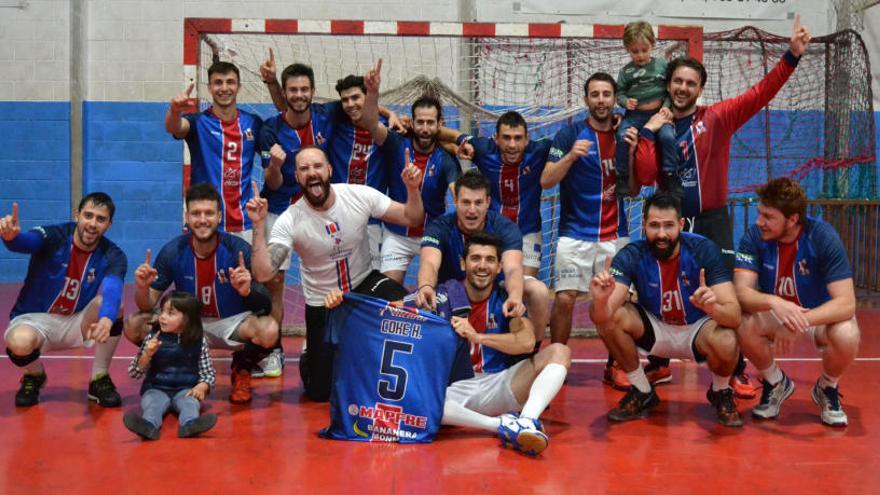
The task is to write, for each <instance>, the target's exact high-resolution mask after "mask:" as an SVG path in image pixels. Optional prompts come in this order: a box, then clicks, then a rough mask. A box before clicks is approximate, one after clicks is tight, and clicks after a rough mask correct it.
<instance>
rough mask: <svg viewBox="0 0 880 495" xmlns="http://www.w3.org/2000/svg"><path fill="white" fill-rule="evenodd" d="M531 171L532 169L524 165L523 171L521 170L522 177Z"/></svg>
mask: <svg viewBox="0 0 880 495" xmlns="http://www.w3.org/2000/svg"><path fill="white" fill-rule="evenodd" d="M531 171H532V168H531V167H529V166H528V165H526V166H525V167H523V169H522V174H523V175H529V173H530V172H531Z"/></svg>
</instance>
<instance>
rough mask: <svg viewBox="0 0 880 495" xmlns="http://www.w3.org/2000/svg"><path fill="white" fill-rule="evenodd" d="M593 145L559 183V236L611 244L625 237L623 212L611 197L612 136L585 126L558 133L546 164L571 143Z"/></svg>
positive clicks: (620, 203) (614, 174) (613, 176)
mask: <svg viewBox="0 0 880 495" xmlns="http://www.w3.org/2000/svg"><path fill="white" fill-rule="evenodd" d="M581 139H586V140H587V141H590V142H592V143H593V145H592V146H590V151H589V152H588V153H587V154H586V155H585V156H582V157H580V158H578V159H577V160H576V161H575V162H574V163H573V164H572V165H571V168H570V169H569V170H568V173H567V174H566V175H565V178H563V179H562V181H561V182H560V183H559V204H560V213H559V236H560V237H569V238H571V239H577V240H580V241H589V242H599V241H613V240H615V239H617V238H618V237H625V236H627V235H628V232H627V225H628V224H627V222H626V209H625V208H624V207H623V200H622V199H619V198H618V197H617V195H616V194H615V192H614V191H615V187H616V180H617V171H616V170H615V168H614V150H615V142H614V132H613V131H607V132H600V131H597V130H595V129H593V128H592V127H590V125H589V124H588V123H587V122H578V123H577V124H574V125H571V126H568V127H566V128H565V129H562V130H561V131H559V133H557V134H556V137H555V138H554V139H553V147H552V148H551V149H550V161H552V162H558V161H559V160H561V159H562V157H564V156H565V154H566V153H568V152H569V151H571V148H572V146H574V143H575V141H578V140H581Z"/></svg>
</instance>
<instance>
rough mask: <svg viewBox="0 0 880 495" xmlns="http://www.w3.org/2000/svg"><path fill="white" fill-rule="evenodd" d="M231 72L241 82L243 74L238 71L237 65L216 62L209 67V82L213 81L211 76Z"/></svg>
mask: <svg viewBox="0 0 880 495" xmlns="http://www.w3.org/2000/svg"><path fill="white" fill-rule="evenodd" d="M230 72H234V73H235V78H236V79H238V81H239V82H241V72H239V71H238V67H236V66H235V64H233V63H230V62H214V63H213V64H211V66H210V67H208V80H209V81H210V80H211V76H212V75H214V74H228V73H230Z"/></svg>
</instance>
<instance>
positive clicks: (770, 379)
mask: <svg viewBox="0 0 880 495" xmlns="http://www.w3.org/2000/svg"><path fill="white" fill-rule="evenodd" d="M761 375H762V376H763V377H764V381H765V382H767V383H769V384H770V385H776V384H777V383H779V382H781V381H782V370H781V369H779V366H776V361H773V362H772V363H770V366H769V367H767V368H766V369H763V370H761Z"/></svg>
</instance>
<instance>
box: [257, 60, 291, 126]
mask: <svg viewBox="0 0 880 495" xmlns="http://www.w3.org/2000/svg"><path fill="white" fill-rule="evenodd" d="M276 74H277V69H276V66H275V52H274V51H273V50H272V48H271V47H270V48H269V58H267V59H266V60H264V61H263V63H262V64H260V77H261V78H262V79H263V83H264V84H265V85H266V88H267V89H268V90H269V97H270V98H272V103H273V104H274V105H275V108H276V109H278V111H279V112H283V111H285V110H287V100H285V99H284V91H283V90H282V88H281V85H280V84H278V77H277V76H276Z"/></svg>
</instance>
